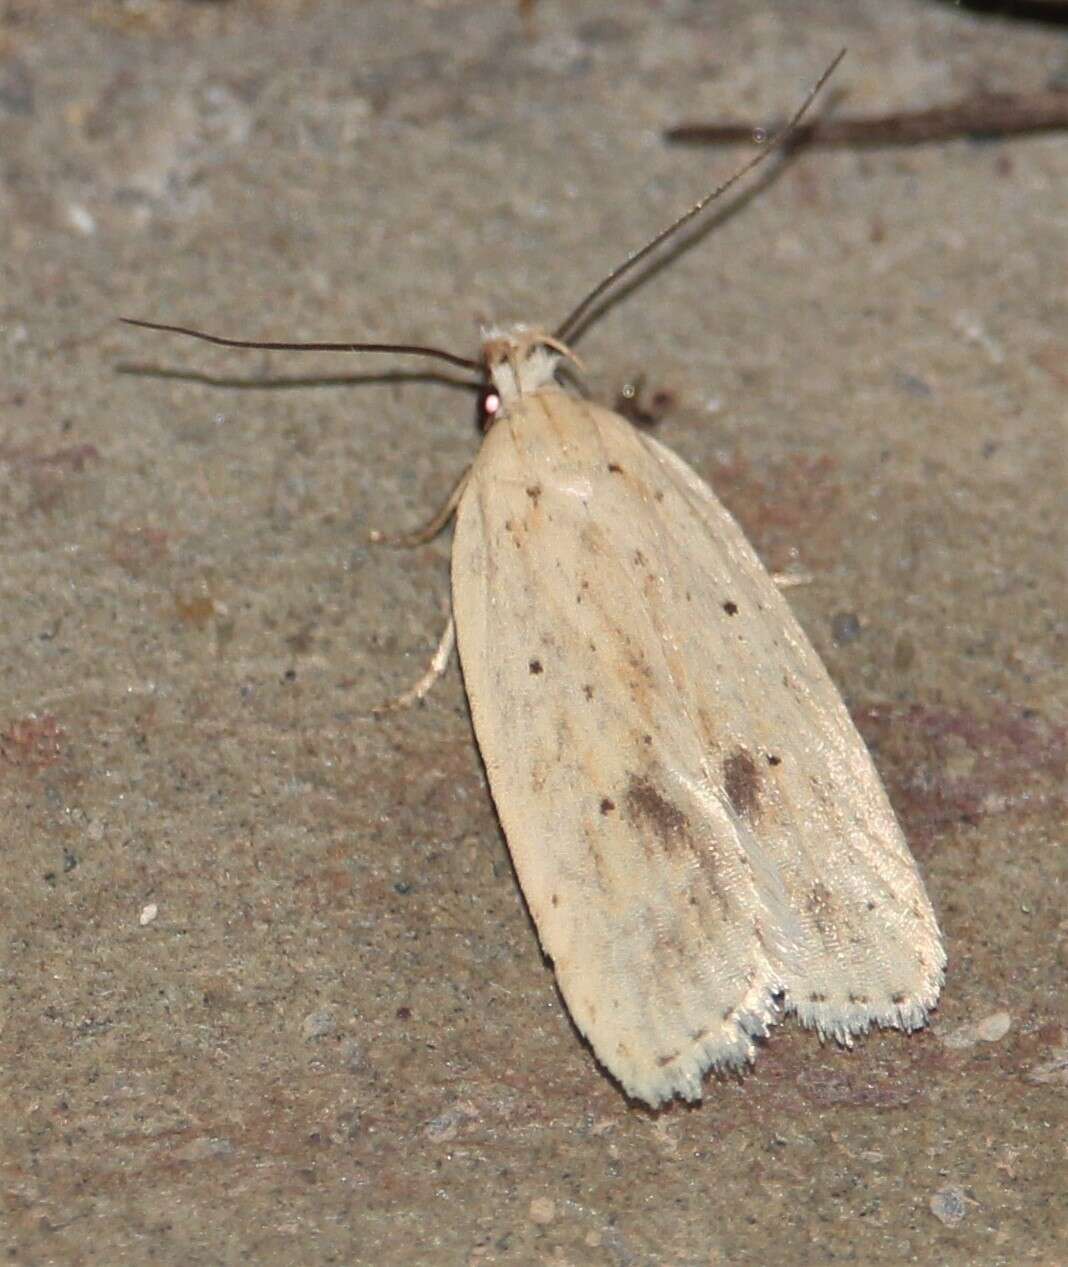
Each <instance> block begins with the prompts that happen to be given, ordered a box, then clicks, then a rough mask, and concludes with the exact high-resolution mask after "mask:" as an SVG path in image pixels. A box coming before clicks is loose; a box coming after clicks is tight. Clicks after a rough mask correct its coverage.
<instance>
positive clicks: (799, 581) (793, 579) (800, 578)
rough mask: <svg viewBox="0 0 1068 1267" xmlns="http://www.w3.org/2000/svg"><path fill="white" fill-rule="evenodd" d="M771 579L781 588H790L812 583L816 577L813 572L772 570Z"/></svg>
mask: <svg viewBox="0 0 1068 1267" xmlns="http://www.w3.org/2000/svg"><path fill="white" fill-rule="evenodd" d="M771 579H772V582H773V583H774V584H775V585H777V586H778V587H779V589H781V590H788V589H793V587H794V586H795V585H811V584H812V582H813V581H814V580H815V579H816V578H815V576H813V574H812V573H811V572H772V573H771Z"/></svg>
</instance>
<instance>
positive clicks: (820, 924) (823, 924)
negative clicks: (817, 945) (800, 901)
mask: <svg viewBox="0 0 1068 1267" xmlns="http://www.w3.org/2000/svg"><path fill="white" fill-rule="evenodd" d="M831 905H832V903H831V891H830V889H829V888H828V887H827V886H826V885H825V884H824V883H823V882H822V881H820V880H817V881H816V883H815V884H814V885H813V886H812V888H811V889H809V891H808V901H807V902H806V903H805V907H806V909H807V910H808V913H809V914H810V915H811V916H812V922H813V923H814V924H815V925H816V928H817V930H818V932H819V933H820V936H822V937H825V936H826V935H827V933H828V931H829V929H830V923H831V921H830V915H831Z"/></svg>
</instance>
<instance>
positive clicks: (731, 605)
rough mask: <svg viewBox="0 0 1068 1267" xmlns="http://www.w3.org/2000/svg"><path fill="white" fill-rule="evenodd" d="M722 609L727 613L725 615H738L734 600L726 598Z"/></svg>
mask: <svg viewBox="0 0 1068 1267" xmlns="http://www.w3.org/2000/svg"><path fill="white" fill-rule="evenodd" d="M723 610H724V611H725V612H726V613H727V615H728V616H737V615H738V604H737V603H736V602H734V601H733V600H732V599H728V600H727V601H726V602H725V603H724V604H723Z"/></svg>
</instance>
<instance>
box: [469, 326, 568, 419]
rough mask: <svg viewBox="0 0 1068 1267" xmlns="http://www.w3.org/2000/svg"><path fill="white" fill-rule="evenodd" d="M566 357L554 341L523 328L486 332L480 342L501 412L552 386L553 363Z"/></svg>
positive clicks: (513, 327)
mask: <svg viewBox="0 0 1068 1267" xmlns="http://www.w3.org/2000/svg"><path fill="white" fill-rule="evenodd" d="M568 355H570V353H569V352H568V349H567V348H566V347H565V346H564V345H563V344H562V343H560V341H559V340H558V339H554V338H553V337H552V335H550V334H546V333H545V332H544V331H543V330H537V329H530V328H528V327H527V326H512V327H511V328H510V329H507V330H487V331H485V333H484V335H483V339H482V359H483V361H484V362H485V366H486V373H487V374H488V375H489V378H490V382H491V383H492V384H493V386H494V388H495V389H496V392H497V394H498V396H499V397H500V400H501V408H502V409H507V408H508V407H509V406H510V405H512V404H513V402H515V401H516V400H517V399H518V398H519V397H520V396H524V395H526V394H527V393H529V392H536V391H537V390H538V389H539V388H541V387H545V386H546V385H547V384H549V383H552V381H553V377H554V375H555V373H556V365H557V362H558V361H559V360H560V357H561V356H568Z"/></svg>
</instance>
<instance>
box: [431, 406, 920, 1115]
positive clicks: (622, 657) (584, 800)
mask: <svg viewBox="0 0 1068 1267" xmlns="http://www.w3.org/2000/svg"><path fill="white" fill-rule="evenodd" d="M453 603H454V611H455V616H456V626H457V637H458V644H459V650H460V657H461V662H462V666H463V673H464V679H465V683H466V687H467V692H468V696H469V699H470V704H471V712H472V717H473V720H474V725H475V732H476V734H477V737H478V742H479V746H480V748H481V751H482V756H483V760H484V761H485V765H486V771H487V774H488V777H489V782H490V787H491V790H492V792H493V797H494V801H495V803H496V806H497V811H498V814H499V817H500V820H501V824H502V826H503V828H504V832H505V835H506V837H507V840H508V844H509V848H510V850H511V854H512V858H513V861H514V864H515V868H516V871H517V873H518V876H519V880H520V883H521V885H522V888H523V893H524V896H525V898H526V900H527V904H528V907H529V909H530V912H531V915H532V917H533V919H534V922H535V924H536V926H537V929H538V934H539V937H540V940H541V943H542V946H543V948H544V950H545V953H546V954H547V955H548V956H549V957H550V958H551V959H552V961H553V964H554V967H555V970H556V975H557V980H558V982H559V986H560V989H561V992H562V994H563V996H564V999H565V1001H566V1003H567V1006H568V1008H569V1010H570V1012H571V1015H572V1017H573V1019H574V1021H575V1023H576V1025H577V1026H578V1028H579V1029H580V1030H581V1032H582V1033H583V1034H584V1035H585V1036H586V1037H587V1039H588V1040H589V1041H590V1043H591V1045H592V1047H593V1050H594V1052H595V1053H596V1055H597V1057H598V1059H599V1060H600V1061H601V1062H602V1064H603V1065H604V1066H605V1067H606V1068H607V1069H608V1070H609V1071H610V1072H611V1073H612V1074H613V1075H614V1076H615V1077H616V1078H617V1079H618V1080H619V1082H620V1083H621V1084H622V1086H623V1087H624V1089H625V1090H626V1091H627V1092H628V1093H629V1094H631V1095H633V1096H636V1097H637V1098H639V1099H642V1100H645V1101H646V1102H648V1103H650V1104H654V1105H655V1104H658V1103H660V1102H662V1101H663V1100H666V1099H669V1098H670V1097H671V1096H673V1095H681V1096H684V1097H686V1098H688V1099H698V1098H700V1095H701V1078H702V1075H703V1074H704V1073H705V1071H706V1070H707V1069H708V1068H709V1067H710V1066H717V1067H730V1066H738V1065H741V1064H743V1063H744V1062H745V1061H747V1060H749V1059H751V1058H752V1056H753V1053H754V1039H755V1038H756V1037H758V1036H762V1035H764V1034H765V1033H766V1032H767V1028H768V1026H769V1024H771V1023H772V1022H773V1021H774V1020H775V1019H776V1018H777V1016H778V1014H779V1011H780V1009H781V1008H782V1007H785V1009H787V1010H791V1011H795V1012H796V1013H797V1014H798V1015H799V1017H800V1018H801V1020H802V1021H803V1022H804V1023H805V1024H807V1025H813V1026H816V1027H817V1028H818V1029H819V1030H820V1031H821V1032H822V1033H825V1034H831V1035H834V1036H835V1037H836V1038H838V1039H840V1040H841V1041H844V1042H848V1041H849V1038H850V1036H851V1035H852V1034H854V1033H857V1032H860V1031H863V1030H866V1029H867V1028H868V1027H869V1026H870V1025H871V1024H872V1023H879V1024H883V1025H896V1026H900V1027H902V1028H906V1029H908V1028H913V1027H915V1026H918V1025H920V1024H922V1023H923V1021H924V1019H925V1017H926V1012H927V1009H928V1008H929V1007H931V1006H933V1004H934V1002H935V1000H936V998H937V995H938V989H939V985H940V982H941V978H942V969H943V965H944V959H945V956H944V953H943V950H942V946H941V941H940V937H939V933H938V928H937V925H936V923H935V918H934V914H933V912H932V910H931V906H930V903H929V901H928V899H927V895H926V893H925V892H924V888H923V884H922V882H921V880H920V878H919V875H918V873H917V870H916V867H915V864H914V863H913V861H912V858H911V856H910V855H909V852H908V849H907V847H906V845H905V841H904V838H903V837H902V835H901V832H900V829H899V827H898V825H897V822H896V820H895V818H894V816H893V812H892V810H891V809H890V806H889V803H888V801H887V799H886V795H885V793H884V791H883V788H882V785H881V784H880V782H879V779H878V776H877V774H876V773H875V770H874V767H873V765H872V762H871V759H870V757H869V755H868V752H867V749H866V748H865V746H864V744H863V741H862V740H861V738H860V736H859V735H858V734H857V732H856V730H855V728H854V727H853V724H852V722H851V721H850V719H849V716H848V714H847V713H846V710H845V708H844V706H843V704H842V701H841V699H840V697H839V695H838V693H837V691H836V690H835V688H834V686H833V685H832V683H831V682H830V679H829V678H828V676H827V674H826V671H825V670H824V668H823V665H822V664H821V662H820V660H819V658H818V657H817V655H816V653H815V652H814V650H813V649H812V647H811V646H810V644H809V643H808V640H807V639H806V637H805V635H804V634H803V632H802V631H801V629H800V627H799V625H798V624H797V622H796V620H795V619H794V617H793V615H792V613H791V612H790V609H789V607H788V606H787V605H786V603H785V601H784V600H783V599H782V597H781V596H780V594H779V593H778V591H777V589H776V588H775V585H774V584H773V582H772V581H771V579H770V577H769V576H768V575H767V573H766V572H765V571H764V569H763V567H762V566H761V564H760V562H759V560H758V559H757V557H756V555H755V554H754V552H753V550H752V549H751V547H750V546H749V544H748V542H747V541H746V540H745V538H744V537H743V535H742V533H741V531H740V530H739V528H738V527H737V525H736V524H735V522H734V520H733V519H732V518H731V517H730V516H729V515H728V514H727V512H726V511H725V510H724V509H723V507H722V506H721V505H720V504H719V502H718V501H717V499H716V498H715V496H714V495H713V493H712V491H711V490H710V489H709V488H708V486H707V485H706V484H705V483H704V482H703V481H702V480H701V479H700V478H699V477H698V476H697V475H696V474H695V473H694V471H693V470H691V469H690V468H689V467H688V466H687V465H686V464H685V463H684V462H682V461H681V460H680V459H679V458H678V457H676V456H675V455H674V454H672V453H671V452H670V451H669V450H667V449H666V448H664V447H663V446H662V445H660V444H658V443H657V442H656V441H655V440H652V439H651V438H649V437H647V436H643V435H641V434H639V433H638V432H636V431H635V430H634V429H633V428H632V427H630V426H629V424H627V423H626V422H625V421H624V420H623V419H622V418H620V417H619V416H618V415H616V414H613V413H610V412H608V411H606V410H603V409H599V408H597V407H595V406H592V405H590V404H588V403H586V402H583V401H579V400H576V399H574V398H572V397H570V396H567V395H565V394H564V393H562V392H560V391H557V390H555V389H546V390H542V391H538V392H536V393H533V394H528V395H527V396H524V397H522V398H521V399H520V400H519V401H518V403H517V404H516V405H514V406H513V407H512V409H511V410H510V412H509V413H508V415H507V416H506V417H503V418H502V419H500V420H499V421H498V422H497V423H496V424H495V425H494V426H493V428H492V429H491V431H490V433H489V435H488V436H487V438H486V440H485V442H484V444H483V447H482V450H481V452H480V453H479V455H478V458H477V459H476V462H475V464H474V467H473V468H472V472H471V476H470V479H469V482H468V485H467V487H466V489H465V492H464V495H463V498H462V500H461V502H460V505H459V508H458V513H457V524H456V535H455V541H454V546H453Z"/></svg>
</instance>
